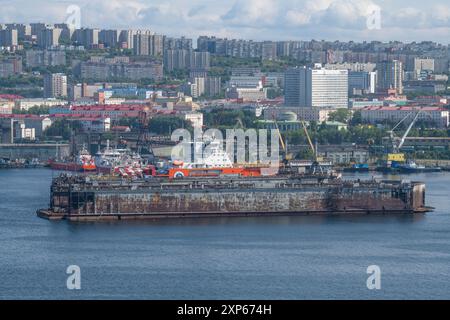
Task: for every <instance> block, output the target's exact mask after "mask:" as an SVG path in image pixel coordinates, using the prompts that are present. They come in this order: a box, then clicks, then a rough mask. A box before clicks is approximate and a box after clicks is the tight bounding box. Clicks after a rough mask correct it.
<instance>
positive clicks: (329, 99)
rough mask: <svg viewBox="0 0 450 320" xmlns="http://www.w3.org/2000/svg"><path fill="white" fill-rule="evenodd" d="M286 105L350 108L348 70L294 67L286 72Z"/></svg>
mask: <svg viewBox="0 0 450 320" xmlns="http://www.w3.org/2000/svg"><path fill="white" fill-rule="evenodd" d="M284 86H285V105H286V106H290V107H307V108H308V107H317V108H329V107H332V108H348V71H347V70H328V69H324V68H322V67H321V66H320V67H319V66H316V67H315V68H313V69H311V68H306V67H300V68H298V67H297V68H292V69H289V70H288V71H287V72H286V74H285V84H284Z"/></svg>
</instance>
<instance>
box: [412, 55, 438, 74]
mask: <svg viewBox="0 0 450 320" xmlns="http://www.w3.org/2000/svg"><path fill="white" fill-rule="evenodd" d="M412 71H414V72H415V73H416V74H417V73H420V72H421V71H431V72H434V59H432V58H414V70H412Z"/></svg>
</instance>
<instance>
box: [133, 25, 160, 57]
mask: <svg viewBox="0 0 450 320" xmlns="http://www.w3.org/2000/svg"><path fill="white" fill-rule="evenodd" d="M133 48H134V53H135V54H136V55H138V56H154V57H158V56H160V57H162V55H163V49H164V36H162V35H157V34H154V33H152V32H151V31H148V30H145V31H138V32H137V34H135V35H134V36H133Z"/></svg>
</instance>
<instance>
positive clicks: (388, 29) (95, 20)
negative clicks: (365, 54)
mask: <svg viewBox="0 0 450 320" xmlns="http://www.w3.org/2000/svg"><path fill="white" fill-rule="evenodd" d="M0 3H1V7H2V10H1V11H0V21H1V22H13V21H14V22H33V21H45V22H49V23H53V22H61V21H64V19H65V9H66V7H67V6H69V5H71V4H78V5H79V6H80V7H81V12H82V25H84V26H95V27H106V28H149V29H151V30H154V31H156V32H158V33H163V34H168V35H173V36H180V35H186V36H189V37H193V38H195V37H196V36H198V35H208V34H210V35H217V36H227V37H229V38H231V37H235V38H246V39H255V40H262V39H298V38H299V37H301V38H302V39H311V38H320V39H330V40H333V39H342V40H349V39H351V40H356V41H360V40H372V39H381V40H383V39H384V40H392V39H393V37H396V38H397V39H399V40H403V39H404V38H405V37H406V36H407V37H408V38H409V39H414V40H435V41H442V42H445V43H447V42H448V41H449V38H448V34H450V5H449V4H448V0H429V1H427V2H426V3H424V2H422V1H420V0H398V1H397V0H396V1H388V0H235V1H233V2H229V1H222V0H194V1H190V2H188V1H185V0H151V1H149V0H126V1H125V0H70V1H67V2H65V1H57V0H53V1H51V0H50V1H49V0H47V1H44V0H14V1H12V0H3V1H2V0H0ZM378 6H379V7H381V18H382V29H381V30H377V31H372V30H370V31H369V30H367V26H366V17H367V16H368V15H369V14H370V13H371V12H373V10H374V8H378ZM446 31H447V34H446Z"/></svg>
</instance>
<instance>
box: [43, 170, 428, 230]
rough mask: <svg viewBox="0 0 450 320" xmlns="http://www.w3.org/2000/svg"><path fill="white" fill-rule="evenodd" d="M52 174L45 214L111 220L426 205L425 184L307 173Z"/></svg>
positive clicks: (409, 209) (385, 210)
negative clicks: (189, 176)
mask: <svg viewBox="0 0 450 320" xmlns="http://www.w3.org/2000/svg"><path fill="white" fill-rule="evenodd" d="M67 179H68V180H67V181H65V180H64V179H60V180H58V179H56V180H54V182H53V184H52V190H51V200H50V208H49V209H45V210H38V216H39V217H42V218H46V219H50V220H60V219H67V220H71V221H99V220H104V221H110V220H131V219H133V220H140V219H161V218H183V217H217V216H281V215H283V216H292V215H340V214H413V213H419V212H427V211H429V208H428V207H426V206H425V185H424V184H423V183H419V182H414V183H411V182H408V183H403V182H401V181H383V182H376V181H369V182H360V181H358V182H349V181H340V180H339V181H335V180H323V179H322V180H320V179H314V178H311V177H308V178H306V177H277V178H245V179H205V180H201V179H200V180H198V179H197V180H182V181H167V180H166V181H159V180H153V181H137V182H136V181H135V182H129V181H123V180H114V181H106V180H105V181H102V180H98V181H97V180H95V179H92V178H78V179H80V180H76V179H77V178H67ZM83 179H84V180H83Z"/></svg>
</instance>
